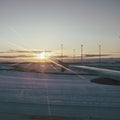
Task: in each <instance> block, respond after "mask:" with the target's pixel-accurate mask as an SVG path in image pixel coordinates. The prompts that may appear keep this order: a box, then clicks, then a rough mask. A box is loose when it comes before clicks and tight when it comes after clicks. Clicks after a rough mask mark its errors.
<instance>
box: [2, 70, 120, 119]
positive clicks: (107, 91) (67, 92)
mask: <svg viewBox="0 0 120 120" xmlns="http://www.w3.org/2000/svg"><path fill="white" fill-rule="evenodd" d="M95 77H96V76H88V75H87V76H85V75H84V76H82V77H81V76H77V75H55V74H39V73H28V72H15V71H0V119H2V120H47V118H46V119H45V118H42V116H48V117H49V118H51V119H52V116H57V117H59V118H56V119H55V118H54V119H55V120H57V119H58V120H63V119H64V120H67V119H68V120H70V118H71V119H74V120H96V119H97V120H119V119H120V114H119V113H120V86H111V85H101V84H95V83H91V82H90V80H91V79H93V78H95ZM64 117H65V118H64ZM60 118H61V119H60ZM54 119H52V120H54Z"/></svg>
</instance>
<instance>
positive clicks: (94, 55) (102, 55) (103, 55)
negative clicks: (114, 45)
mask: <svg viewBox="0 0 120 120" xmlns="http://www.w3.org/2000/svg"><path fill="white" fill-rule="evenodd" d="M84 56H85V57H99V56H101V57H105V56H111V54H101V55H99V54H86V55H84Z"/></svg>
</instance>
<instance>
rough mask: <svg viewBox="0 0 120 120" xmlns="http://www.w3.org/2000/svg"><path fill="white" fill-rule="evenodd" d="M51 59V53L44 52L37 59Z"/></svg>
mask: <svg viewBox="0 0 120 120" xmlns="http://www.w3.org/2000/svg"><path fill="white" fill-rule="evenodd" d="M49 57H50V53H47V52H42V53H40V54H38V55H37V58H38V59H41V60H44V59H47V58H49Z"/></svg>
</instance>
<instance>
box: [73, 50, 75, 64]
mask: <svg viewBox="0 0 120 120" xmlns="http://www.w3.org/2000/svg"><path fill="white" fill-rule="evenodd" d="M73 62H75V49H73Z"/></svg>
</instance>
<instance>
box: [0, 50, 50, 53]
mask: <svg viewBox="0 0 120 120" xmlns="http://www.w3.org/2000/svg"><path fill="white" fill-rule="evenodd" d="M42 52H43V51H41V50H8V51H0V53H42ZM45 52H47V53H48V52H49V53H50V52H52V51H45Z"/></svg>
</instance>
